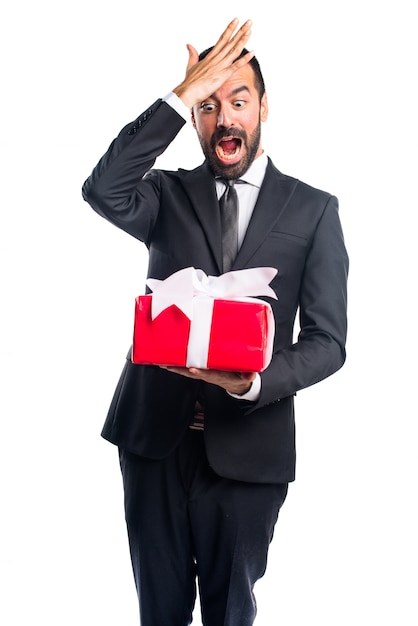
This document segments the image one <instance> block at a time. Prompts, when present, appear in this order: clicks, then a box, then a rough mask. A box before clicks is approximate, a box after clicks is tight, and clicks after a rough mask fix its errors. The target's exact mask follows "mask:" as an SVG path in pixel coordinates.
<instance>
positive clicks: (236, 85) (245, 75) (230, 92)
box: [212, 63, 257, 100]
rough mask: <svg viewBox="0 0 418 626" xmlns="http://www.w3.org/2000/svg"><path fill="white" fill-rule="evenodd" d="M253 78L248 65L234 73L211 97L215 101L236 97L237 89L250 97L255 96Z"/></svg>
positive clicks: (255, 90) (251, 69)
mask: <svg viewBox="0 0 418 626" xmlns="http://www.w3.org/2000/svg"><path fill="white" fill-rule="evenodd" d="M254 79H255V76H254V71H253V68H252V67H251V65H249V64H248V63H247V64H246V65H244V66H243V67H241V68H240V69H238V70H237V71H236V72H234V73H233V74H232V76H231V77H230V78H228V80H227V81H225V82H224V83H223V85H221V87H219V89H217V90H216V91H215V92H214V93H213V94H212V97H213V98H216V99H217V100H222V99H225V98H231V97H233V96H235V95H237V90H238V89H241V88H242V89H243V91H247V93H250V95H253V94H254V95H257V89H256V86H255V80H254Z"/></svg>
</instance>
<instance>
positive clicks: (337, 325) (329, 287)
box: [250, 196, 349, 411]
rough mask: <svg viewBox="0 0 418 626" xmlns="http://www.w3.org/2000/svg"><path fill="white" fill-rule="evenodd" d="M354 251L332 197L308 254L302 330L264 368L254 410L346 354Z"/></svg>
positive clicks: (329, 369)
mask: <svg viewBox="0 0 418 626" xmlns="http://www.w3.org/2000/svg"><path fill="white" fill-rule="evenodd" d="M348 265H349V261H348V255H347V251H346V248H345V244H344V238H343V233H342V228H341V223H340V219H339V215H338V201H337V199H336V198H335V197H334V196H330V198H329V200H328V202H327V204H326V206H325V208H324V210H323V213H322V216H321V218H320V220H319V222H318V224H317V226H316V229H315V232H314V235H313V237H312V240H311V244H310V247H309V250H308V253H307V256H306V262H305V267H304V272H303V275H302V279H301V287H300V295H299V318H300V332H299V335H298V339H297V341H296V342H295V343H294V344H293V345H291V346H290V347H289V348H285V349H282V350H279V351H277V352H276V353H275V354H274V355H273V359H272V362H271V364H270V365H269V367H268V368H267V369H266V370H265V371H264V372H262V374H261V380H262V386H261V394H260V397H259V400H258V401H257V402H256V403H254V404H253V405H252V407H251V408H250V410H251V411H252V410H256V409H257V408H260V407H261V406H264V405H266V404H272V403H274V402H277V401H279V400H280V399H281V398H285V397H287V396H290V395H294V394H295V393H296V392H297V391H299V390H301V389H304V388H306V387H309V386H310V385H313V384H315V383H317V382H319V381H321V380H323V379H324V378H327V377H328V376H330V375H331V374H333V373H334V372H336V371H337V370H338V369H340V368H341V367H342V365H343V364H344V361H345V357H346V351H345V343H346V336H347V277H348Z"/></svg>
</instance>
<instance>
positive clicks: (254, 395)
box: [228, 374, 261, 402]
mask: <svg viewBox="0 0 418 626" xmlns="http://www.w3.org/2000/svg"><path fill="white" fill-rule="evenodd" d="M260 392H261V377H260V374H256V375H255V378H254V380H253V383H252V385H251V387H250V390H249V391H247V393H244V394H242V396H240V395H238V394H236V393H230V394H229V395H230V396H232V397H233V398H237V399H238V400H249V401H250V402H256V401H257V400H258V398H259V397H260ZM228 393H229V392H228Z"/></svg>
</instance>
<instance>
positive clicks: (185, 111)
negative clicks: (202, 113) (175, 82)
mask: <svg viewBox="0 0 418 626" xmlns="http://www.w3.org/2000/svg"><path fill="white" fill-rule="evenodd" d="M163 101H164V102H166V103H167V104H168V105H169V106H171V108H172V109H174V110H175V111H176V112H177V113H178V114H179V115H180V116H181V117H182V118H183V119H185V120H186V122H187V121H188V120H189V119H190V109H189V108H188V107H186V105H185V104H184V102H183V101H182V100H180V98H179V97H178V96H176V94H175V93H173V92H172V91H170V93H168V94H167V95H166V96H165V97H164V98H163Z"/></svg>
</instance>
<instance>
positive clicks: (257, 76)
mask: <svg viewBox="0 0 418 626" xmlns="http://www.w3.org/2000/svg"><path fill="white" fill-rule="evenodd" d="M212 49H213V46H211V47H210V48H207V49H206V50H203V52H201V53H200V54H199V61H201V60H202V59H204V58H205V57H206V56H207V55H208V54H209V52H210V51H211V50H212ZM247 52H248V50H247V49H246V48H244V49H243V51H242V52H241V54H240V55H239V57H237V58H236V59H235V61H238V59H240V58H241V57H243V56H244V54H247ZM235 61H234V62H235ZM249 65H251V67H252V68H253V72H254V83H255V87H256V89H257V91H258V95H259V97H260V101H261V98H262V97H263V95H264V92H265V90H266V86H265V84H264V78H263V75H262V73H261V69H260V64H259V62H258V61H257V59H256V58H255V57H253V58H252V59H251V60H250V61H249Z"/></svg>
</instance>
